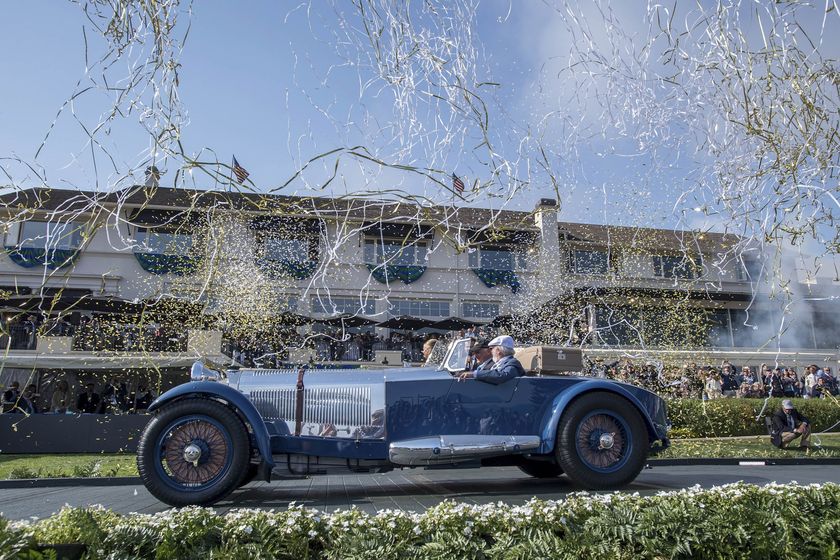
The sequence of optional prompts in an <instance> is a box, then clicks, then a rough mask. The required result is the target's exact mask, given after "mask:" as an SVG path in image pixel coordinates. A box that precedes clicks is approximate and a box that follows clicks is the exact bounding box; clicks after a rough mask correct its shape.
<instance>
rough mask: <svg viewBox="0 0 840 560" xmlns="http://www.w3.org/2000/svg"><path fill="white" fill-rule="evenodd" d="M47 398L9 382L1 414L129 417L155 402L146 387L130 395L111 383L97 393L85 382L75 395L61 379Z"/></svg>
mask: <svg viewBox="0 0 840 560" xmlns="http://www.w3.org/2000/svg"><path fill="white" fill-rule="evenodd" d="M48 389H49V394H48V395H44V394H42V393H41V392H39V391H38V387H37V385H35V384H34V383H30V384H28V385H27V386H26V388H25V389H24V390H21V388H20V382H18V381H12V382H11V383H10V384H9V386H8V387H6V388H5V390H4V391H3V394H2V400H0V406H1V407H2V412H3V413H10V414H43V413H51V414H76V413H78V414H129V413H136V412H143V411H145V410H146V409H147V408H149V405H151V404H152V401H154V399H155V394H154V392H152V391H151V389H149V388H148V387H147V386H146V385H145V384H142V383H140V384H138V385H137V388H136V390H133V391H129V389H128V386H127V384H126V383H125V382H119V383H117V382H115V381H111V382H108V383H105V384H103V385H102V386H101V387H100V388H99V390H97V387H96V383H94V382H92V381H88V382H87V383H85V384H84V386H83V387H82V388H81V389H80V390H79V391H77V392H76V393H75V394H74V392H73V391H71V390H70V385H69V383H67V381H65V380H63V379H60V380H58V381H56V382H55V383H54V384H51V385H50V387H48Z"/></svg>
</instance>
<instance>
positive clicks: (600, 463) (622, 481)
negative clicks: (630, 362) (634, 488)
mask: <svg viewBox="0 0 840 560" xmlns="http://www.w3.org/2000/svg"><path fill="white" fill-rule="evenodd" d="M648 447H649V445H648V437H647V429H646V428H645V424H644V420H642V417H641V416H640V415H639V412H638V411H637V410H636V407H634V406H633V405H632V404H630V403H629V402H628V401H626V400H625V399H623V398H622V397H620V396H618V395H613V394H610V393H590V394H586V395H583V396H581V397H580V398H578V399H577V400H575V401H573V402H572V404H570V405H569V407H568V408H567V409H566V411H565V412H564V413H563V417H562V418H561V420H560V426H559V427H558V431H557V445H556V455H557V462H558V464H559V465H560V467H561V468H562V469H563V470H564V471H565V473H566V474H567V475H568V476H569V478H570V479H571V480H572V482H575V483H577V484H580V485H581V486H584V487H586V488H591V489H603V488H615V487H618V486H624V485H626V484H629V483H630V482H632V481H633V480H634V479H635V478H636V476H638V474H639V472H640V471H641V470H642V468H643V467H644V465H645V460H646V459H647V451H648Z"/></svg>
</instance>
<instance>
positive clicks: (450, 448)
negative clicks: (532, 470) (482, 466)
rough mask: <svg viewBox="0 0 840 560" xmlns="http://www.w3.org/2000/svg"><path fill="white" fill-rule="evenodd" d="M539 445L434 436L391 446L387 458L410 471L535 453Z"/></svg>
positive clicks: (531, 440)
mask: <svg viewBox="0 0 840 560" xmlns="http://www.w3.org/2000/svg"><path fill="white" fill-rule="evenodd" d="M540 442H541V440H540V436H473V435H457V436H431V437H425V438H417V439H407V440H403V441H395V442H392V443H391V445H390V447H389V449H388V458H389V460H390V461H391V462H392V463H394V464H396V465H403V466H407V467H413V466H417V465H435V464H439V463H455V462H460V461H470V460H472V459H481V458H483V457H494V456H498V455H510V454H515V453H523V452H526V451H532V450H534V449H537V448H538V447H539V446H540Z"/></svg>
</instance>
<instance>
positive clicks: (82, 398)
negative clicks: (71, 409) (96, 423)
mask: <svg viewBox="0 0 840 560" xmlns="http://www.w3.org/2000/svg"><path fill="white" fill-rule="evenodd" d="M100 402H101V399H100V398H99V395H97V394H96V393H91V394H90V395H88V394H87V393H86V392H85V393H82V394H81V395H79V398H78V399H76V410H78V411H79V412H84V413H85V414H96V413H98V412H99V404H100Z"/></svg>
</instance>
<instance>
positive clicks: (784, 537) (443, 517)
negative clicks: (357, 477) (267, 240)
mask: <svg viewBox="0 0 840 560" xmlns="http://www.w3.org/2000/svg"><path fill="white" fill-rule="evenodd" d="M39 543H40V544H43V543H52V544H59V543H82V544H85V545H86V546H87V558H90V559H125V558H138V559H139V558H150V559H151V558H154V559H159V560H164V559H173V560H175V559H178V560H181V559H188V558H202V559H206V558H211V559H221V558H225V559H242V560H245V559H247V560H258V559H269V558H271V559H274V558H279V559H293V560H304V559H322V558H323V559H344V558H347V559H349V558H354V559H357V558H358V559H364V558H369V559H376V560H384V559H390V558H412V559H413V558H420V559H432V558H437V559H448V558H458V559H461V558H475V559H515V558H521V559H530V558H572V557H574V558H579V559H583V558H586V559H590V558H593V559H598V558H603V559H608V558H609V559H613V558H620V559H621V558H626V559H631V558H632V559H636V558H650V559H660V558H756V559H767V558H784V559H786V560H795V559H810V558H837V557H840V485H837V484H812V485H808V486H801V485H797V484H796V483H793V484H790V485H777V484H771V485H768V486H763V487H761V486H755V485H749V484H744V483H738V484H730V485H726V486H721V487H715V488H712V489H709V490H702V489H700V488H699V487H694V488H690V489H687V490H680V491H673V492H660V493H658V494H656V495H653V496H640V495H639V494H638V493H636V494H626V493H613V494H588V493H586V492H579V493H576V494H572V495H570V496H569V497H568V498H567V499H566V500H563V501H544V500H538V499H536V498H534V499H533V500H531V501H529V502H528V503H526V504H525V505H521V506H511V505H507V504H504V503H501V502H499V503H496V504H487V505H468V504H457V503H454V502H451V501H446V502H443V503H441V504H439V505H437V506H435V507H432V508H430V509H428V510H426V512H424V513H419V514H418V513H407V512H402V511H388V510H385V511H381V512H379V513H377V514H367V513H364V512H362V511H359V510H357V509H351V510H345V511H336V512H334V513H330V514H327V513H322V512H319V511H316V510H313V509H308V508H304V507H301V506H299V505H294V504H292V505H291V506H290V507H289V508H288V509H287V510H283V511H277V512H275V511H259V510H249V509H240V510H233V511H231V512H229V513H228V514H226V515H218V514H216V513H215V512H214V511H213V510H212V509H209V508H196V507H191V508H183V509H181V510H169V511H166V512H162V513H158V514H154V515H140V514H130V515H119V514H115V513H112V512H108V511H107V510H104V509H102V508H101V507H97V508H85V509H83V508H69V507H68V508H65V509H63V510H61V512H59V513H58V514H56V515H54V516H52V517H50V518H49V519H46V520H42V521H29V522H15V523H10V522H8V521H6V520H3V519H2V518H0V558H38V557H40V556H38V555H37V552H35V551H36V550H37V548H38V545H39Z"/></svg>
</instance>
